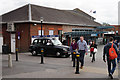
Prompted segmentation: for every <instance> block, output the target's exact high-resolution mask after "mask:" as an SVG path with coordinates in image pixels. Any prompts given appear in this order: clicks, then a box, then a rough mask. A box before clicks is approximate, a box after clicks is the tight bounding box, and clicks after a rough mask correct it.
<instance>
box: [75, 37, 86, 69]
mask: <svg viewBox="0 0 120 80" xmlns="http://www.w3.org/2000/svg"><path fill="white" fill-rule="evenodd" d="M77 44H78V52H79V53H80V62H81V67H80V68H81V69H83V66H84V56H85V53H86V55H87V54H88V53H87V52H88V47H87V42H86V41H85V40H84V37H83V36H81V37H80V40H78V42H77Z"/></svg>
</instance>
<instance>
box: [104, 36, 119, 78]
mask: <svg viewBox="0 0 120 80" xmlns="http://www.w3.org/2000/svg"><path fill="white" fill-rule="evenodd" d="M113 40H114V39H113V37H110V39H109V43H108V44H107V45H105V46H104V50H103V61H104V62H106V59H105V55H106V56H107V65H108V73H109V77H110V78H111V79H113V76H112V75H113V73H114V71H115V69H116V58H117V55H118V50H117V47H116V45H115V44H114V43H113ZM111 54H112V55H113V54H114V56H115V57H113V56H112V55H111ZM111 64H112V69H111Z"/></svg>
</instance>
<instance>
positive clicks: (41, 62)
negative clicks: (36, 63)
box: [41, 48, 44, 64]
mask: <svg viewBox="0 0 120 80" xmlns="http://www.w3.org/2000/svg"><path fill="white" fill-rule="evenodd" d="M43 52H44V50H43V48H41V64H44V62H43V57H44V56H43Z"/></svg>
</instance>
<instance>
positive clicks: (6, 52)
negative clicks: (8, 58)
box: [2, 44, 9, 54]
mask: <svg viewBox="0 0 120 80" xmlns="http://www.w3.org/2000/svg"><path fill="white" fill-rule="evenodd" d="M2 53H4V54H8V53H9V46H8V45H7V44H4V45H2Z"/></svg>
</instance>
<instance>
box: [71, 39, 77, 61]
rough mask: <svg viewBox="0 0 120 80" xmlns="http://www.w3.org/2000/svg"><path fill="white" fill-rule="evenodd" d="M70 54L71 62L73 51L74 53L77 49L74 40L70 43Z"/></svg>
mask: <svg viewBox="0 0 120 80" xmlns="http://www.w3.org/2000/svg"><path fill="white" fill-rule="evenodd" d="M71 49H72V50H71V54H72V61H73V51H75V50H76V49H77V43H76V41H75V39H73V41H72V43H71Z"/></svg>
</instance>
